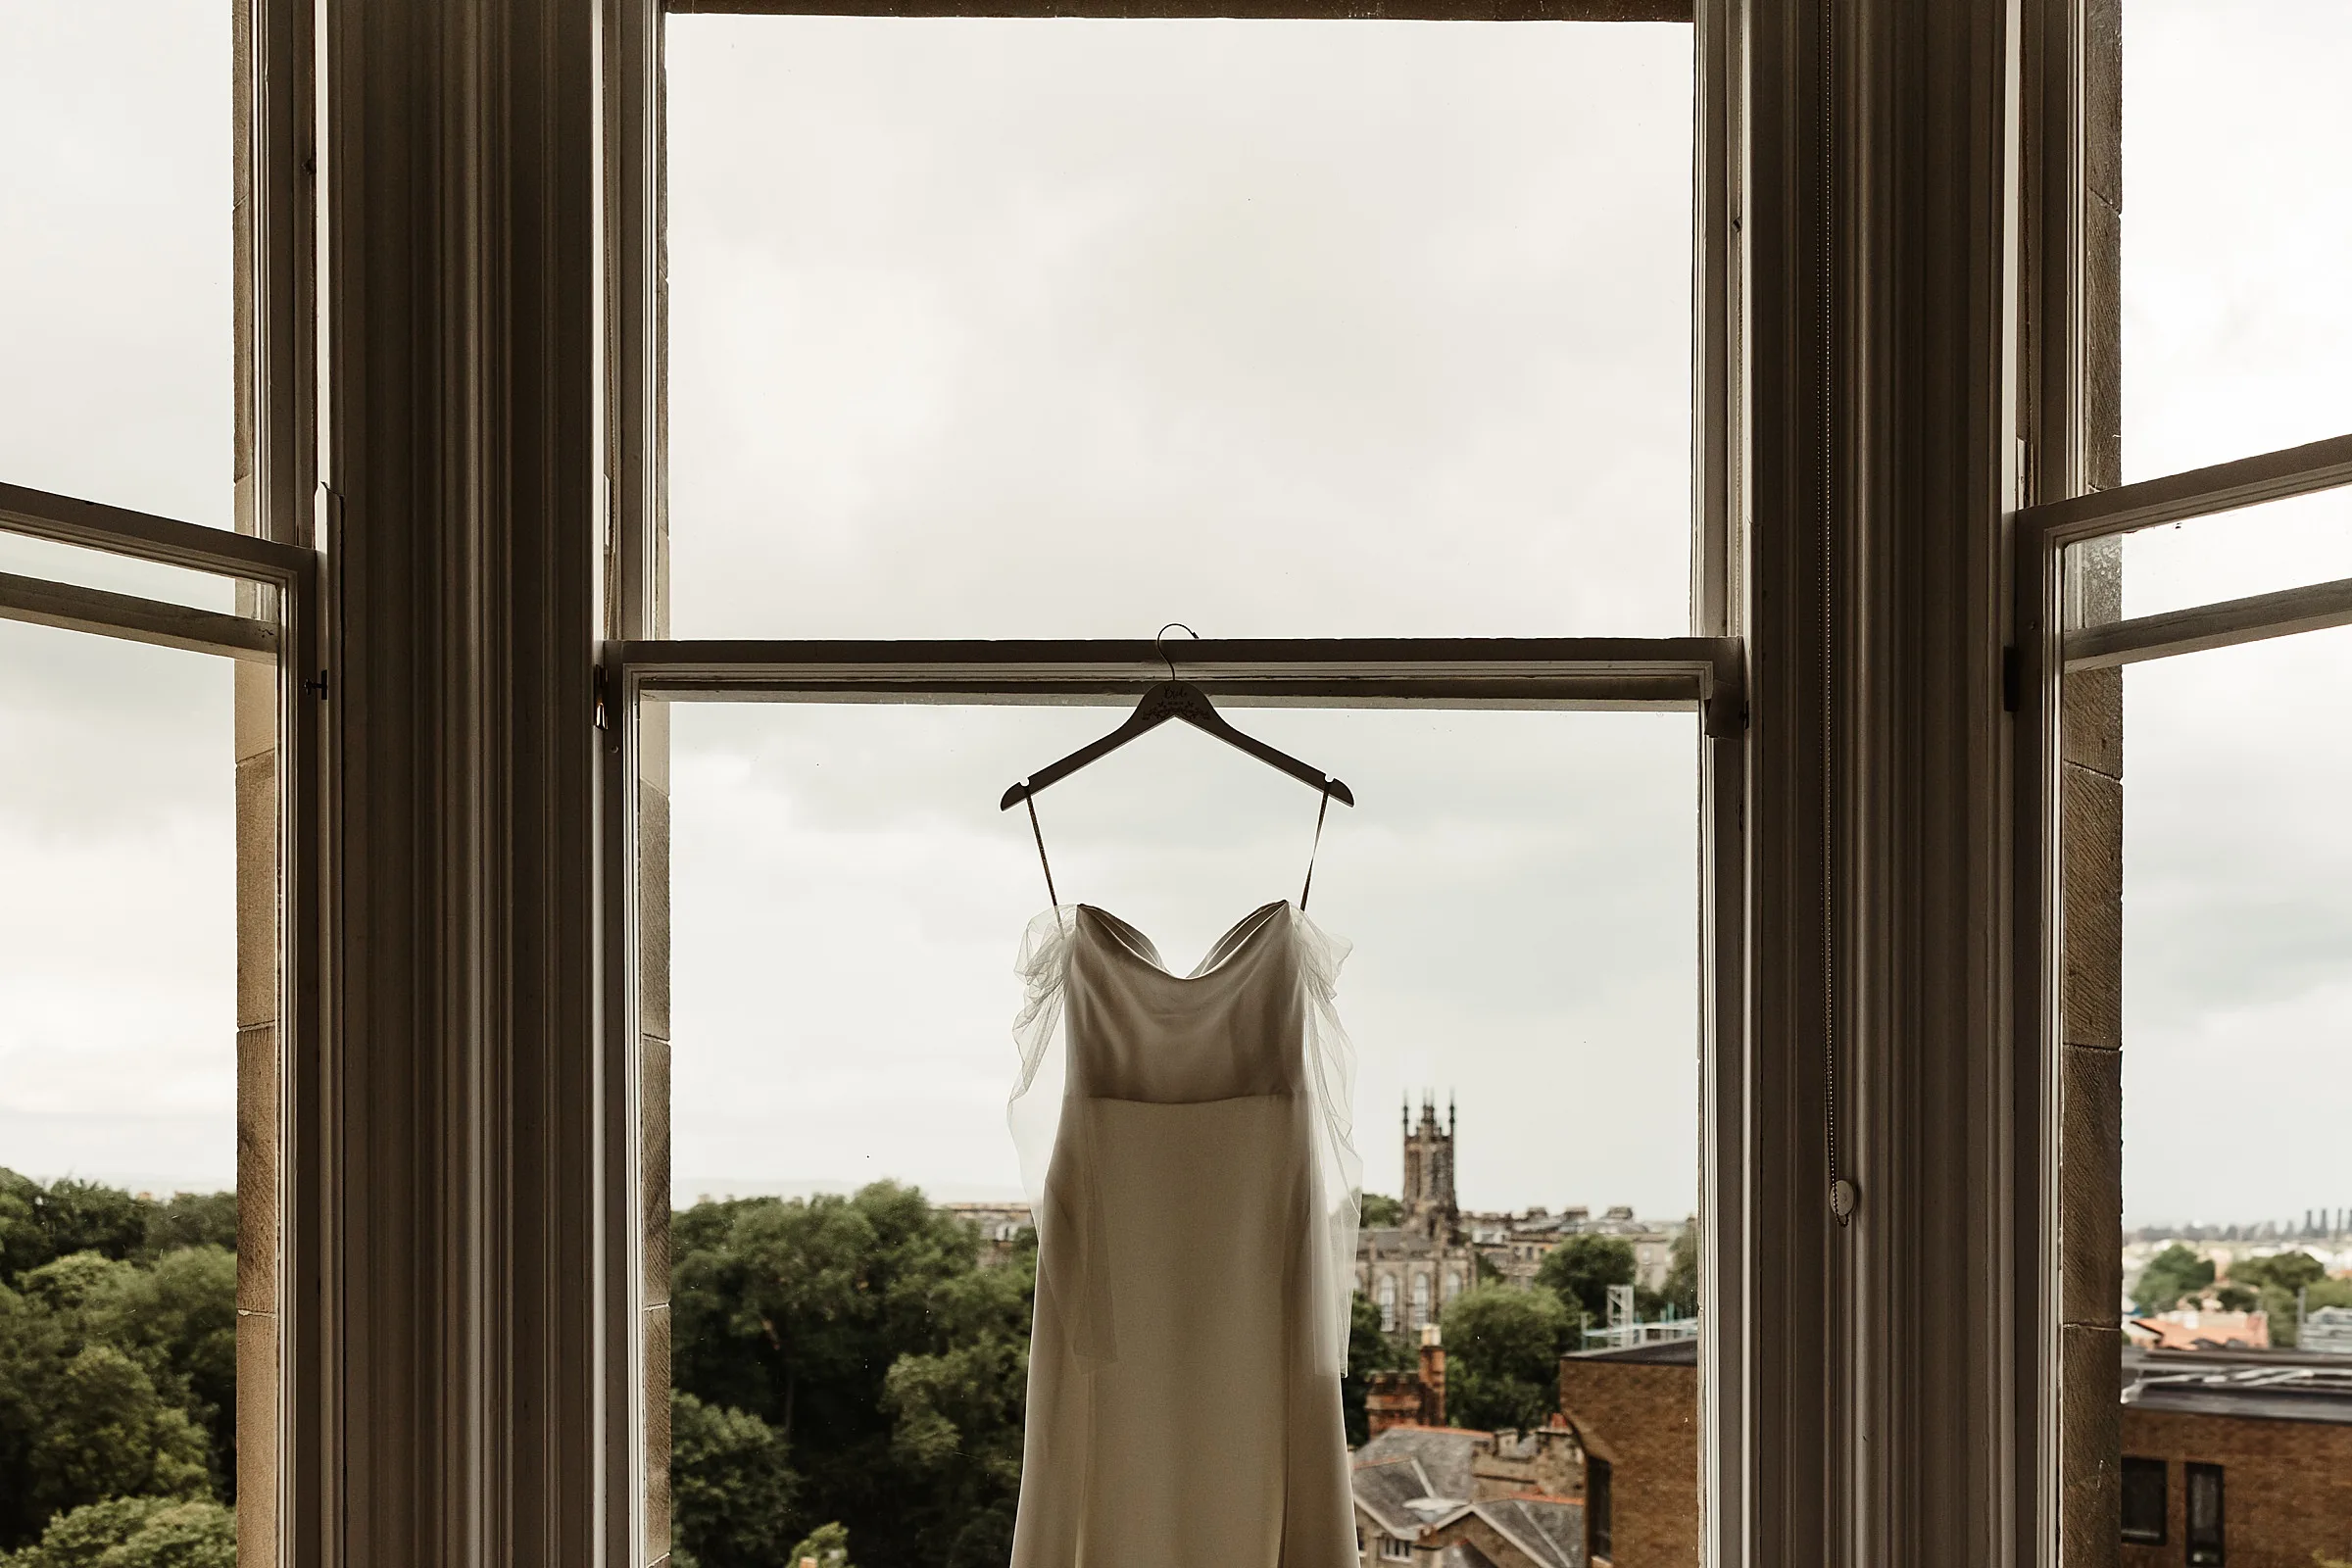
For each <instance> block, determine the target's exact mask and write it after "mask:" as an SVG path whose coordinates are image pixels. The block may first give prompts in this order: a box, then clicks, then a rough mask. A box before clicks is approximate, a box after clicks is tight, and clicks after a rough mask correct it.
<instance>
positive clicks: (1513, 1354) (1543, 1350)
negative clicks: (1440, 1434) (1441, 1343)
mask: <svg viewBox="0 0 2352 1568" xmlns="http://www.w3.org/2000/svg"><path fill="white" fill-rule="evenodd" d="M1442 1326H1443V1328H1444V1330H1445V1343H1446V1421H1447V1422H1448V1423H1449V1424H1451V1425H1453V1426H1457V1427H1471V1428H1476V1429H1479V1430H1483V1431H1494V1430H1496V1429H1499V1428H1503V1427H1515V1428H1521V1429H1524V1428H1527V1427H1539V1426H1542V1425H1544V1422H1545V1421H1547V1420H1549V1419H1550V1418H1551V1414H1552V1412H1553V1411H1555V1410H1557V1409H1558V1408H1559V1407H1560V1356H1561V1353H1562V1352H1563V1351H1564V1350H1566V1349H1567V1348H1568V1341H1569V1337H1570V1336H1571V1335H1572V1334H1574V1333H1575V1330H1576V1320H1575V1319H1574V1318H1573V1317H1571V1316H1570V1315H1569V1312H1568V1309H1567V1307H1566V1306H1565V1305H1563V1304H1562V1302H1561V1301H1560V1299H1559V1298H1558V1297H1557V1296H1555V1295H1553V1294H1552V1293H1551V1292H1549V1291H1520V1290H1512V1289H1510V1288H1509V1287H1507V1286H1500V1285H1481V1286H1479V1287H1477V1288H1476V1289H1473V1290H1468V1291H1464V1292H1463V1293H1462V1294H1461V1295H1459V1296H1457V1297H1455V1298H1454V1299H1452V1300H1451V1301H1449V1302H1447V1303H1446V1312H1445V1316H1444V1319H1443V1321H1442Z"/></svg>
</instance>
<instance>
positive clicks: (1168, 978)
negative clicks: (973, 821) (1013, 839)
mask: <svg viewBox="0 0 2352 1568" xmlns="http://www.w3.org/2000/svg"><path fill="white" fill-rule="evenodd" d="M1289 913H1290V906H1289V905H1288V904H1286V903H1282V902H1279V901H1278V902H1276V903H1273V904H1269V905H1266V906H1264V907H1261V908H1257V909H1253V910H1251V911H1250V913H1249V914H1247V915H1245V916H1243V918H1242V920H1241V921H1240V923H1238V924H1237V925H1235V926H1234V927H1233V929H1231V930H1230V931H1228V932H1226V933H1225V935H1224V936H1223V937H1222V938H1220V939H1219V940H1218V942H1217V944H1216V946H1215V947H1214V948H1212V949H1211V950H1210V952H1209V955H1208V956H1207V957H1205V958H1203V959H1201V965H1200V967H1198V968H1197V969H1195V970H1194V971H1193V972H1192V973H1191V974H1189V975H1181V976H1180V975H1173V974H1170V973H1169V972H1168V971H1167V969H1166V967H1165V966H1164V965H1163V964H1162V963H1161V962H1160V959H1159V954H1158V951H1157V950H1156V949H1154V948H1153V947H1152V941H1151V939H1150V938H1149V937H1146V936H1145V935H1144V934H1143V933H1142V932H1141V931H1138V930H1137V929H1136V928H1135V927H1133V926H1131V925H1129V924H1128V923H1127V922H1126V921H1124V920H1122V919H1120V918H1119V917H1118V916H1117V915H1114V914H1111V913H1109V912H1108V911H1106V910H1103V909H1098V908H1096V907H1093V906H1092V905H1080V906H1079V907H1078V911H1077V917H1076V921H1075V926H1074V930H1073V932H1072V936H1071V946H1070V954H1069V970H1068V975H1067V979H1066V981H1065V984H1066V986H1067V988H1068V990H1067V1001H1066V1005H1067V1006H1068V1008H1069V1015H1068V1029H1069V1071H1070V1080H1069V1089H1068V1092H1069V1093H1070V1094H1073V1095H1083V1096H1087V1097H1089V1098H1093V1099H1100V1100H1137V1101H1147V1102H1151V1103H1159V1104H1177V1103H1191V1102H1198V1101H1210V1100H1234V1099H1239V1098H1241V1097H1244V1096H1249V1095H1286V1094H1296V1093H1298V1092H1299V1090H1300V1089H1301V1088H1302V1087H1303V1085H1304V1077H1303V1063H1302V1061H1301V1059H1300V1052H1299V1045H1300V1040H1301V1037H1302V1030H1301V1011H1302V1008H1303V1007H1304V1005H1305V1001H1304V997H1303V995H1302V993H1301V990H1300V987H1299V952H1298V947H1297V944H1296V942H1295V941H1294V932H1293V926H1292V922H1291V921H1290V920H1289V919H1288V918H1286V916H1288V915H1289Z"/></svg>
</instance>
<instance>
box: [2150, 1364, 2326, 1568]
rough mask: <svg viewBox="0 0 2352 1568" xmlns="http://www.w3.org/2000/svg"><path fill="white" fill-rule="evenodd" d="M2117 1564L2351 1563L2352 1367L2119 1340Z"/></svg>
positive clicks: (2276, 1567) (2201, 1567) (2155, 1567)
mask: <svg viewBox="0 0 2352 1568" xmlns="http://www.w3.org/2000/svg"><path fill="white" fill-rule="evenodd" d="M2123 1376H2124V1407H2123V1441H2122V1450H2123V1477H2122V1479H2123V1518H2122V1527H2123V1550H2122V1554H2121V1556H2120V1558H2119V1561H2120V1563H2121V1565H2122V1568H2205V1565H2209V1564H2225V1563H2226V1564H2227V1565H2228V1568H2314V1565H2315V1564H2321V1563H2331V1562H2352V1367H2347V1366H2345V1365H2344V1364H2343V1363H2342V1362H2341V1361H2340V1360H2336V1359H2334V1358H2331V1357H2327V1356H2313V1355H2305V1354H2297V1353H2296V1352H2294V1351H2289V1350H2270V1351H2263V1350H2241V1351H2228V1350H2222V1351H2212V1350H2206V1351H2176V1350H2126V1351H2125V1352H2124V1368H2123Z"/></svg>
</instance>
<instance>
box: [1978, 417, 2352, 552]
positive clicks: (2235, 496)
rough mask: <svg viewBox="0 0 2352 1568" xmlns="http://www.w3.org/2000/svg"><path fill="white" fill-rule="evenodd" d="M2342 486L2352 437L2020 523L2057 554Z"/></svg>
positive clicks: (2056, 506)
mask: <svg viewBox="0 0 2352 1568" xmlns="http://www.w3.org/2000/svg"><path fill="white" fill-rule="evenodd" d="M2342 484H2352V435H2339V436H2330V437H2328V438H2327V440H2325V441H2314V442H2312V443H2310V444H2309V445H2308V446H2300V447H2287V448H2284V449H2283V450H2280V451H2278V452H2265V453H2262V454H2261V455H2259V456H2257V457H2251V458H2238V459H2235V460H2233V461H2231V462H2229V463H2217V464H2215V465H2214V466H2211V467H2209V468H2190V469H2189V470H2187V471H2186V472H2184V473H2168V474H2166V475H2165V476H2164V477H2162V478H2160V479H2142V480H2141V481H2139V482H2138V483H2137V484H2126V485H2118V486H2117V487H2116V488H2114V489H2113V490H2094V491H2091V492H2090V493H2089V494H2087V495H2080V496H2072V497H2069V498H2068V499H2066V500H2064V501H2053V502H2050V503H2048V504H2047V505H2045V506H2039V507H2028V508H2026V509H2025V510H2024V511H2023V512H2020V513H2019V514H2018V521H2019V523H2020V524H2021V525H2022V526H2023V527H2024V529H2025V530H2026V531H2027V532H2029V533H2032V534H2035V535H2038V536H2039V537H2040V540H2041V542H2042V543H2043V544H2044V545H2045V546H2047V547H2050V548H2057V547H2062V546H2065V545H2078V544H2082V543H2083V542H2084V541H2086V540H2090V539H2103V538H2107V537H2109V536H2111V535H2115V534H2126V533H2134V532H2137V531H2138V530H2139V529H2142V528H2154V527H2158V526H2161V525H2162V524H2164V523H2168V522H2180V521H2182V520H2184V519H2186V518H2189V517H2203V516H2210V515H2213V514H2214V513H2217V512H2234V511H2236V510H2237V509H2238V508H2240V507H2255V506H2260V505H2261V504H2262V503H2264V502H2266V501H2284V500H2285V499H2287V498H2288V497H2289V496H2301V495H2309V494H2311V493H2312V492H2314V491H2317V490H2331V489H2333V488H2335V487H2336V486H2337V485H2342Z"/></svg>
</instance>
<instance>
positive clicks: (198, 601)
mask: <svg viewBox="0 0 2352 1568" xmlns="http://www.w3.org/2000/svg"><path fill="white" fill-rule="evenodd" d="M0 572H7V573H9V574H10V575H12V576H18V577H39V578H44V579H46V580H48V581H50V582H62V583H71V584H73V586H75V587H77V588H102V589H105V590H106V591H107V592H109V593H118V594H131V595H134V596H136V597H138V598H140V599H154V600H160V601H162V602H163V603H165V604H168V605H186V606H189V607H190V608H192V609H195V610H215V611H219V612H221V613H223V614H226V613H230V612H232V611H234V610H235V609H236V604H237V583H236V579H235V578H233V577H216V576H214V575H213V574H212V573H211V572H206V571H188V570H184V569H183V568H181V567H178V566H164V565H158V564H155V563H154V562H151V561H136V560H133V559H131V558H130V557H128V556H117V555H112V554H109V553H108V552H106V551H104V550H82V549H78V548H76V547H75V546H73V545H61V544H57V543H54V542H52V541H50V540H47V539H29V538H26V537H25V535H23V534H17V533H10V532H8V531H6V530H5V529H0Z"/></svg>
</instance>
